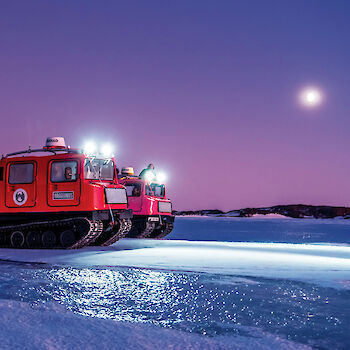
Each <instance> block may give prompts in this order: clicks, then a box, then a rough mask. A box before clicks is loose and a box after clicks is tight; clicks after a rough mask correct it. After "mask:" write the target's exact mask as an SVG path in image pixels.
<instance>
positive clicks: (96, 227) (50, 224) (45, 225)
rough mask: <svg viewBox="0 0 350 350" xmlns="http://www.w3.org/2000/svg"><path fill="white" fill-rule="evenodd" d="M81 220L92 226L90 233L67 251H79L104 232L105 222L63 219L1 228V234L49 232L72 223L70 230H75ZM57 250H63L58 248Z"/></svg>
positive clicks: (83, 218) (78, 218)
mask: <svg viewBox="0 0 350 350" xmlns="http://www.w3.org/2000/svg"><path fill="white" fill-rule="evenodd" d="M79 220H83V221H85V222H86V221H87V222H88V223H89V225H90V229H89V231H88V232H87V233H86V234H85V235H84V236H83V237H82V238H80V239H79V240H78V241H77V242H75V243H74V244H73V245H71V246H70V247H67V248H66V249H79V248H82V247H85V246H87V245H89V244H90V242H92V241H94V240H95V239H96V238H97V237H98V236H99V235H100V234H101V233H102V231H103V222H102V221H100V220H89V219H87V218H85V217H77V218H72V219H62V220H52V221H39V222H31V223H26V224H19V225H9V226H2V227H0V234H1V233H2V232H4V231H5V232H6V231H13V230H18V229H24V230H26V229H39V230H48V229H55V228H57V227H59V226H63V225H67V224H69V223H71V225H69V226H70V228H74V226H75V224H77V223H78V221H79ZM55 248H62V247H60V246H57V247H55Z"/></svg>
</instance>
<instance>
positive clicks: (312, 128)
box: [0, 0, 350, 210]
mask: <svg viewBox="0 0 350 350" xmlns="http://www.w3.org/2000/svg"><path fill="white" fill-rule="evenodd" d="M349 16H350V2H349V1H347V0H337V1H332V0H328V1H322V0H319V1H316V0H304V1H300V0H294V1H280V0H276V1H267V0H266V1H262V0H241V1H199V0H198V1H191V0H190V1H188V0H185V1H173V2H169V1H132V2H125V1H114V0H113V1H94V0H84V1H83V0H75V1H70V0H60V1H40V0H35V1H25V0H23V1H7V0H5V1H2V2H1V5H0V118H1V129H0V146H1V153H7V152H11V151H15V150H20V149H23V148H26V147H27V145H28V144H31V145H32V147H40V146H42V145H43V143H44V141H45V138H46V137H47V136H64V137H65V138H66V141H67V143H68V144H70V145H71V146H72V147H79V146H81V145H82V144H83V143H84V141H85V140H87V139H89V140H90V139H95V140H96V141H97V142H102V141H109V142H112V143H114V144H115V150H116V152H115V153H116V158H117V161H118V163H119V165H120V166H127V165H133V166H134V167H135V169H136V170H137V171H139V170H141V169H142V167H143V166H145V165H147V164H148V163H149V162H154V163H155V165H156V170H159V169H162V170H164V171H165V172H167V173H168V194H169V197H170V198H171V199H172V200H173V202H174V208H175V209H178V210H181V209H202V208H219V209H223V210H229V209H237V208H241V207H247V206H269V205H274V204H289V203H306V204H328V205H340V206H342V205H347V206H350V180H349V179H350V137H349V130H350V99H349V84H350V41H349V37H350V21H349ZM309 85H313V86H317V87H319V88H320V89H321V91H323V94H324V96H325V99H324V101H323V103H322V104H321V105H319V106H318V107H317V108H314V109H306V108H303V107H301V106H300V104H299V103H298V101H297V95H298V92H299V91H300V89H302V88H304V87H305V86H309Z"/></svg>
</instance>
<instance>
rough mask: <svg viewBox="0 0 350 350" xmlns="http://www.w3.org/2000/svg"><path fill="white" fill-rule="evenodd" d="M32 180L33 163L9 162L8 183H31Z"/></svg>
mask: <svg viewBox="0 0 350 350" xmlns="http://www.w3.org/2000/svg"><path fill="white" fill-rule="evenodd" d="M33 180H34V164H33V163H21V164H11V165H10V173H9V183H10V184H12V185H14V184H31V183H32V182H33Z"/></svg>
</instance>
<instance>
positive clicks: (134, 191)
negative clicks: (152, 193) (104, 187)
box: [124, 182, 143, 212]
mask: <svg viewBox="0 0 350 350" xmlns="http://www.w3.org/2000/svg"><path fill="white" fill-rule="evenodd" d="M124 186H125V188H126V194H127V196H128V207H129V208H130V209H132V210H133V211H134V212H139V211H141V208H142V203H141V201H142V196H141V194H142V190H143V189H142V184H141V183H140V182H129V183H128V182H127V183H126V184H124Z"/></svg>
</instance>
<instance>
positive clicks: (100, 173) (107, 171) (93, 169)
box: [84, 158, 114, 181]
mask: <svg viewBox="0 0 350 350" xmlns="http://www.w3.org/2000/svg"><path fill="white" fill-rule="evenodd" d="M84 176H85V179H88V180H108V181H111V180H113V179H114V162H113V160H112V159H96V158H86V159H85V164H84Z"/></svg>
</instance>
